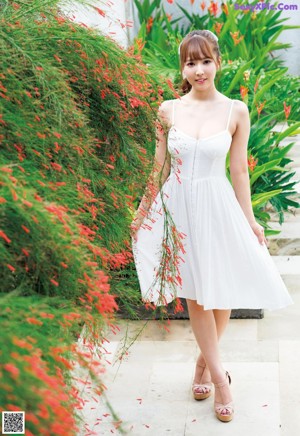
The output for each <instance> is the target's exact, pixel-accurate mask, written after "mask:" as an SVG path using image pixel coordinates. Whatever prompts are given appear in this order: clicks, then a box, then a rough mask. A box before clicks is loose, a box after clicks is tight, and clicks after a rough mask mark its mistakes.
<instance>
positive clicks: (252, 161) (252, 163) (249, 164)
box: [248, 154, 258, 171]
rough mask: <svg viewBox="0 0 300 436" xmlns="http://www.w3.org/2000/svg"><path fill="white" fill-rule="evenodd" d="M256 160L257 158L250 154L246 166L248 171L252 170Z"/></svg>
mask: <svg viewBox="0 0 300 436" xmlns="http://www.w3.org/2000/svg"><path fill="white" fill-rule="evenodd" d="M257 162H258V160H257V159H254V156H252V154H250V156H249V159H248V167H249V168H250V171H253V170H254V168H255V167H256V164H257Z"/></svg>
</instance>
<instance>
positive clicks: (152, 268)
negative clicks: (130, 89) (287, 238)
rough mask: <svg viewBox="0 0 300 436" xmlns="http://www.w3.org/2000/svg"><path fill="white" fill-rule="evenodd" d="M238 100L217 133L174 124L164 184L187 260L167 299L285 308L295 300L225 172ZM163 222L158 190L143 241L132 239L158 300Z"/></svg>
mask: <svg viewBox="0 0 300 436" xmlns="http://www.w3.org/2000/svg"><path fill="white" fill-rule="evenodd" d="M175 101H176V100H175ZM233 102H234V101H233V100H232V103H231V106H230V112H229V116H228V122H227V126H226V129H225V130H223V131H221V132H218V133H216V134H215V135H211V136H209V137H207V138H202V139H198V140H197V139H195V138H193V137H191V136H189V135H187V134H186V133H184V132H183V131H181V130H179V129H177V128H176V127H175V126H174V124H173V125H172V127H171V128H170V130H169V133H168V138H167V139H168V140H167V145H168V150H169V152H170V154H171V172H170V175H169V177H168V179H167V180H166V182H165V183H164V185H163V187H162V192H163V195H164V202H165V204H166V205H167V207H168V210H169V212H170V213H171V215H172V218H173V220H174V222H175V225H176V228H177V229H178V231H180V232H183V233H184V234H185V235H186V237H185V238H184V239H183V241H182V242H183V245H184V249H185V253H184V254H181V257H182V258H183V260H184V262H181V264H180V276H181V279H182V287H180V286H178V288H177V291H176V293H177V295H174V292H173V291H172V290H171V289H170V288H169V287H168V286H166V287H165V289H164V295H165V297H166V300H167V303H169V302H171V301H172V300H173V299H174V298H175V297H176V296H177V297H182V298H189V299H192V300H197V302H198V304H200V305H203V306H204V309H242V308H246V309H269V310H273V309H279V308H282V307H285V306H287V305H289V304H292V303H293V301H292V299H291V297H290V295H289V293H288V290H287V288H286V286H285V284H284V282H283V280H282V278H281V276H280V274H279V272H278V270H277V268H276V266H275V264H274V262H273V259H272V257H271V255H270V253H269V251H268V248H267V247H266V245H265V244H263V245H261V244H260V243H259V241H258V239H257V236H256V235H255V234H254V232H253V230H252V229H251V227H250V225H249V223H248V220H247V218H246V216H245V214H244V212H243V210H242V208H241V206H240V204H239V202H238V200H237V198H236V196H235V193H234V189H233V187H232V185H231V184H230V182H229V180H228V179H227V177H226V172H225V164H226V155H227V153H228V151H229V149H230V145H231V142H232V137H231V134H230V132H229V130H228V126H229V121H230V115H231V111H232V106H233ZM173 109H174V106H173ZM172 123H174V112H173V117H172ZM163 227H164V213H163V209H162V202H161V194H160V192H159V193H158V194H157V196H156V199H155V201H154V202H153V204H152V206H151V208H150V214H149V218H147V219H145V220H144V222H143V224H142V226H141V227H140V229H139V230H138V233H137V241H135V240H134V239H132V249H133V254H134V261H135V266H136V270H137V274H138V279H139V283H140V290H141V294H142V299H143V301H144V302H150V301H151V302H154V303H155V304H162V303H161V302H158V297H159V291H158V289H159V284H158V283H157V285H156V286H155V287H151V284H152V283H153V280H154V278H155V274H156V271H157V268H158V266H159V264H160V256H161V243H162V237H163Z"/></svg>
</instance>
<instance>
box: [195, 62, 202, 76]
mask: <svg viewBox="0 0 300 436" xmlns="http://www.w3.org/2000/svg"><path fill="white" fill-rule="evenodd" d="M196 73H197V74H203V67H202V65H201V64H198V65H197V68H196Z"/></svg>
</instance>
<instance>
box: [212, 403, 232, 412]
mask: <svg viewBox="0 0 300 436" xmlns="http://www.w3.org/2000/svg"><path fill="white" fill-rule="evenodd" d="M215 410H216V411H217V412H218V413H220V414H221V413H222V411H223V410H228V411H229V413H230V414H232V413H233V412H234V405H233V402H232V401H230V403H227V404H222V403H215Z"/></svg>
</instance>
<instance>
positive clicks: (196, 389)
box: [192, 354, 212, 400]
mask: <svg viewBox="0 0 300 436" xmlns="http://www.w3.org/2000/svg"><path fill="white" fill-rule="evenodd" d="M211 389H212V383H211V378H210V372H209V369H208V368H207V367H206V363H205V360H204V358H203V357H202V355H201V354H200V356H199V357H198V359H197V362H196V369H195V377H194V381H193V386H192V391H193V395H194V398H195V400H205V398H208V397H210V395H211Z"/></svg>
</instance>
